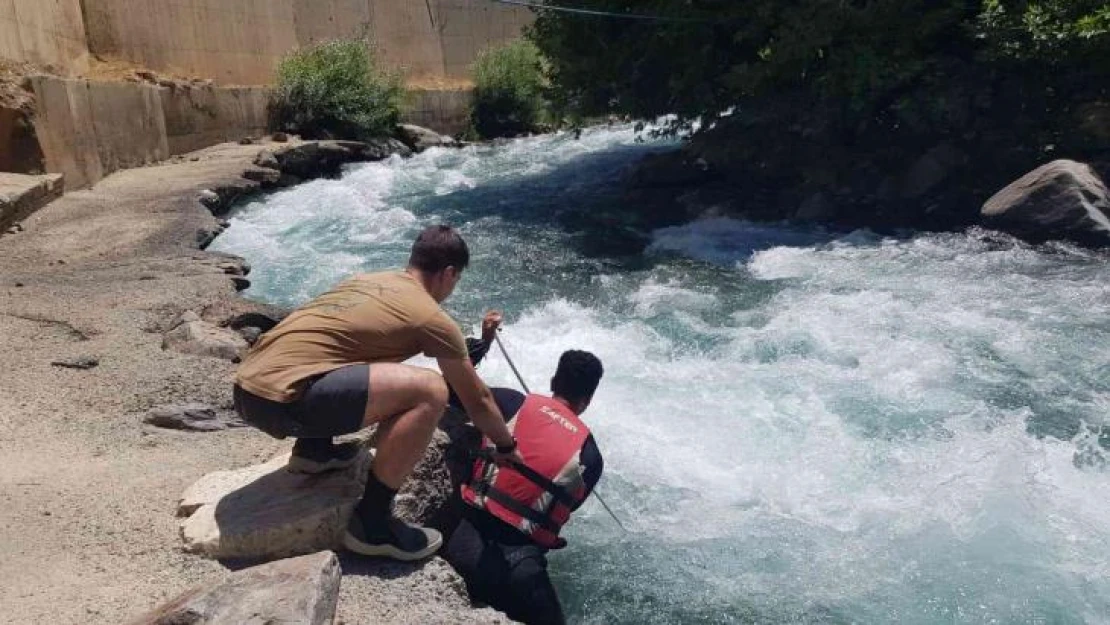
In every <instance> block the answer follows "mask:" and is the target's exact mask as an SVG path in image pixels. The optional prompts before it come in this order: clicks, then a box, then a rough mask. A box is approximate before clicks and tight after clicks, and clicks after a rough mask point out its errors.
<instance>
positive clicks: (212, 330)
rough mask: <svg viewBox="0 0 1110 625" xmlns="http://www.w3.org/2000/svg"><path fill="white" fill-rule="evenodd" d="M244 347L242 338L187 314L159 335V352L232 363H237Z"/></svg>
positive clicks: (244, 349) (190, 313) (245, 344)
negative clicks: (171, 352)
mask: <svg viewBox="0 0 1110 625" xmlns="http://www.w3.org/2000/svg"><path fill="white" fill-rule="evenodd" d="M247 347H248V345H247V341H246V339H244V338H243V337H242V336H240V335H239V334H238V333H236V332H233V331H231V330H227V329H224V328H221V327H218V326H215V325H213V324H211V323H208V322H207V321H203V320H202V319H201V318H200V316H199V315H197V314H196V313H193V312H191V311H190V312H186V313H185V314H183V315H182V316H181V317H180V318H179V319H178V321H177V323H176V324H175V325H174V327H173V328H172V329H171V330H170V331H169V332H166V333H165V334H164V335H163V336H162V349H172V350H174V351H178V352H181V353H183V354H193V355H195V356H208V357H211V358H221V359H223V360H230V361H232V362H238V361H239V358H240V356H241V355H242V354H243V352H245V351H246V350H247Z"/></svg>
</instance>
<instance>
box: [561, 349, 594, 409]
mask: <svg viewBox="0 0 1110 625" xmlns="http://www.w3.org/2000/svg"><path fill="white" fill-rule="evenodd" d="M603 373H605V370H604V369H603V368H602V367H601V361H600V360H598V359H597V356H594V355H593V354H591V353H590V352H583V351H579V350H576V349H572V350H570V351H566V352H563V355H562V356H560V357H559V368H558V369H556V370H555V377H553V378H551V392H552V393H554V394H556V395H558V396H559V397H562V398H563V399H566V400H568V401H571V402H579V401H585V400H588V399H590V398H592V397H593V396H594V391H596V390H597V385H598V384H600V383H601V376H602V374H603Z"/></svg>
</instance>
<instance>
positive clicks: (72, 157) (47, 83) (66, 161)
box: [32, 76, 267, 190]
mask: <svg viewBox="0 0 1110 625" xmlns="http://www.w3.org/2000/svg"><path fill="white" fill-rule="evenodd" d="M32 84H33V86H34V90H35V97H36V99H37V100H38V104H37V113H36V116H35V133H36V134H37V136H38V141H39V145H40V146H41V147H42V151H43V154H44V155H45V160H46V169H47V171H50V172H54V173H61V174H64V175H65V182H66V188H67V189H69V190H74V189H80V188H83V187H88V186H90V185H92V184H95V183H96V182H97V181H99V180H100V179H102V178H103V177H104V176H107V175H108V174H110V173H112V172H114V171H117V170H120V169H125V168H129V167H140V166H143V165H147V164H150V163H155V162H158V161H161V160H165V159H167V158H169V157H170V156H173V155H176V154H184V153H186V152H191V151H193V150H197V149H200V148H202V147H206V146H209V145H213V144H216V143H220V142H223V141H231V140H237V139H240V138H242V137H245V136H252V135H254V136H257V135H261V134H262V133H264V132H265V129H266V102H267V91H266V89H265V88H262V87H248V88H220V87H200V86H196V87H189V88H186V87H177V88H169V87H159V86H155V85H150V84H140V83H131V82H90V81H87V80H75V79H61V78H53V77H48V76H39V77H36V78H35V79H34V80H33V81H32Z"/></svg>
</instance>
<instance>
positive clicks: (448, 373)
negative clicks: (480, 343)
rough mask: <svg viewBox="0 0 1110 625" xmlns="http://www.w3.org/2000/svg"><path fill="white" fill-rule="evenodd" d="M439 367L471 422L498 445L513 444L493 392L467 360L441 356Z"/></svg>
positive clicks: (511, 436) (506, 445)
mask: <svg viewBox="0 0 1110 625" xmlns="http://www.w3.org/2000/svg"><path fill="white" fill-rule="evenodd" d="M438 362H439V370H440V371H442V372H443V377H444V378H445V379H446V380H447V383H448V384H449V385H451V388H452V389H454V390H455V393H457V394H458V396H459V400H460V401H461V402H462V405H463V408H465V409H466V414H468V415H470V420H471V421H473V422H474V425H475V426H477V427H478V429H479V430H481V431H482V433H483V434H485V435H486V436H488V437H489V438H490V440H492V441H493V444H494V445H497V446H498V447H508V446H510V445H512V444H513V435H512V433H511V432H509V428H508V427H507V426H506V425H505V417H504V416H502V415H501V411H500V410H499V409H498V408H497V403H496V402H495V401H494V400H493V393H491V392H490V390H489V387H487V386H486V385H485V383H483V382H482V380H481V379H480V378H479V377H478V374H477V373H476V372H475V371H474V367H473V365H471V364H470V361H469V360H467V359H465V358H461V359H457V360H456V359H448V358H440V359H439V360H438Z"/></svg>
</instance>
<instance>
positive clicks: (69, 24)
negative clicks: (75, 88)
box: [0, 0, 89, 75]
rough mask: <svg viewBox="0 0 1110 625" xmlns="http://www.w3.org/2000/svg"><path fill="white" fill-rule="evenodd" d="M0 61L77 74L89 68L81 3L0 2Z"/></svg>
mask: <svg viewBox="0 0 1110 625" xmlns="http://www.w3.org/2000/svg"><path fill="white" fill-rule="evenodd" d="M0 58H6V59H11V60H15V61H23V62H27V63H34V64H36V65H40V66H49V67H50V68H51V69H53V70H54V71H55V72H58V73H62V74H67V75H68V74H75V73H80V72H83V71H85V70H86V69H88V62H89V50H88V47H87V46H86V43H85V23H84V21H83V20H82V17H81V1H80V0H0Z"/></svg>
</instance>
